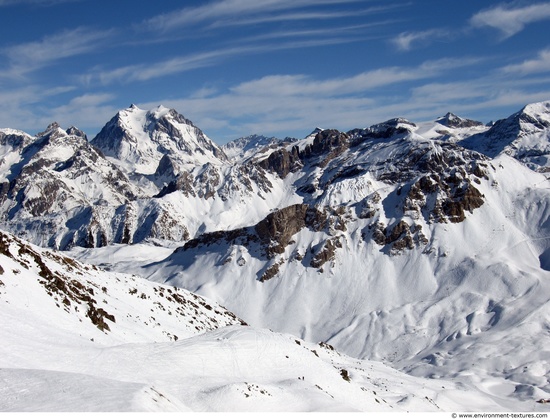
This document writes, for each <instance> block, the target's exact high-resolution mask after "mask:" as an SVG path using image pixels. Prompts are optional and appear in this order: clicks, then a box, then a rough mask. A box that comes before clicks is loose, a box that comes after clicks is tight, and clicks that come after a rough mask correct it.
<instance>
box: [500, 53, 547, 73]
mask: <svg viewBox="0 0 550 419" xmlns="http://www.w3.org/2000/svg"><path fill="white" fill-rule="evenodd" d="M502 70H503V71H504V72H505V73H518V74H534V73H544V72H550V48H547V49H545V50H542V51H540V52H539V54H538V57H537V58H534V59H531V60H526V61H524V62H522V63H519V64H512V65H508V66H506V67H504V68H503V69H502Z"/></svg>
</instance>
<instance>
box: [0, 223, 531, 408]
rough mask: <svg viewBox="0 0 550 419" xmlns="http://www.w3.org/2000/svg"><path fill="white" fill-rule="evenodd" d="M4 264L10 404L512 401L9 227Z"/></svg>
mask: <svg viewBox="0 0 550 419" xmlns="http://www.w3.org/2000/svg"><path fill="white" fill-rule="evenodd" d="M0 267H1V269H0V301H1V304H0V315H1V316H0V318H1V319H2V327H1V328H0V340H1V341H2V345H0V377H1V380H0V383H1V384H0V411H4V412H6V411H185V410H199V411H246V410H250V411H259V410H261V411H270V410H276V411H281V410H287V411H310V410H317V411H319V410H321V411H347V410H373V411H405V410H409V411H410V410H419V411H442V410H447V411H450V410H452V411H456V410H470V409H471V410H478V411H479V410H491V411H494V410H500V409H505V408H506V406H505V405H504V406H503V405H502V404H501V402H502V400H498V399H496V400H493V399H491V398H490V397H486V396H485V395H483V394H482V393H480V392H478V391H476V390H475V389H468V388H461V387H460V386H458V385H456V384H454V383H452V382H448V381H439V380H427V379H419V378H413V377H411V376H407V375H406V374H403V373H400V372H398V371H396V370H393V369H391V368H389V367H387V366H385V365H383V364H381V363H377V362H368V361H359V360H356V359H352V358H349V357H347V356H343V355H341V354H340V353H338V352H337V351H336V350H334V348H332V347H331V346H330V345H327V344H324V343H321V344H312V343H306V342H304V341H302V340H300V339H297V338H296V337H293V336H290V335H283V334H278V333H274V332H271V331H268V330H261V329H257V328H252V327H248V326H246V325H245V324H244V322H243V321H242V320H239V319H238V318H236V317H235V316H234V315H233V314H232V313H230V312H228V311H227V310H225V309H224V308H222V307H220V306H219V305H217V304H216V303H214V302H212V301H206V300H204V299H203V298H201V297H198V296H196V295H193V294H191V293H189V292H187V291H185V290H181V289H176V288H173V287H170V286H162V285H156V284H153V283H150V282H148V281H146V280H144V279H141V278H138V277H135V276H129V275H123V274H114V273H108V272H105V271H102V270H100V269H97V268H96V267H94V266H89V265H82V264H80V263H78V262H76V261H75V260H72V259H69V258H67V257H65V256H62V255H60V254H56V253H53V252H51V251H47V250H43V249H39V248H37V247H34V246H32V245H30V244H29V243H25V242H23V241H21V240H19V239H17V238H15V237H13V236H11V235H9V234H6V233H0ZM204 332H206V333H204ZM463 403H467V409H465V408H464V405H463ZM524 406H525V407H526V408H530V407H531V405H530V404H525V405H524Z"/></svg>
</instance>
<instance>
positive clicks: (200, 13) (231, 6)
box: [146, 0, 357, 31]
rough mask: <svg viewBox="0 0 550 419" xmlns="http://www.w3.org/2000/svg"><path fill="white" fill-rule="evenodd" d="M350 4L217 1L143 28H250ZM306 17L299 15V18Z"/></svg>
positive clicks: (318, 0) (154, 20)
mask: <svg viewBox="0 0 550 419" xmlns="http://www.w3.org/2000/svg"><path fill="white" fill-rule="evenodd" d="M353 2H357V0H264V1H261V2H260V1H257V0H219V1H216V2H213V3H209V4H206V5H203V6H198V7H185V8H183V9H180V10H177V11H174V12H171V13H165V14H162V15H158V16H155V17H153V18H151V19H149V20H148V21H146V25H147V26H148V27H149V29H153V30H160V31H168V30H171V29H175V28H178V27H181V26H187V25H193V24H196V23H202V22H208V23H209V24H213V25H221V22H226V24H227V25H230V24H236V22H242V21H243V20H246V21H247V23H248V24H250V23H253V22H258V21H260V22H261V21H262V20H265V19H268V18H269V19H275V17H274V16H273V15H272V13H275V12H282V11H287V10H296V9H300V8H304V7H308V6H317V7H318V6H322V5H330V4H343V3H353ZM270 15H271V16H270ZM252 16H255V19H251V17H252ZM309 16H312V15H309ZM306 17H307V16H306V15H303V17H302V18H306ZM309 18H310V17H309ZM256 19H258V20H256Z"/></svg>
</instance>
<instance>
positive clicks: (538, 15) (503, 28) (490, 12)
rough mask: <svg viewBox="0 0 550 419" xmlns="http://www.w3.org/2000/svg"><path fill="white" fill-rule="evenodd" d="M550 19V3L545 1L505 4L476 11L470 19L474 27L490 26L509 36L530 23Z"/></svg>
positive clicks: (505, 36) (506, 36)
mask: <svg viewBox="0 0 550 419" xmlns="http://www.w3.org/2000/svg"><path fill="white" fill-rule="evenodd" d="M547 19H550V3H549V2H544V3H539V4H533V5H530V6H525V7H513V6H511V5H503V6H497V7H493V8H491V9H487V10H483V11H481V12H479V13H476V14H475V15H474V16H472V18H471V19H470V24H471V25H472V26H474V27H484V26H488V27H491V28H494V29H497V30H498V31H500V32H501V34H502V36H503V38H509V37H511V36H513V35H515V34H516V33H518V32H521V31H522V30H523V29H524V28H525V26H527V25H529V24H530V23H534V22H538V21H541V20H547Z"/></svg>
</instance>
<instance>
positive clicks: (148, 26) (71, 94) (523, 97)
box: [0, 0, 550, 144]
mask: <svg viewBox="0 0 550 419" xmlns="http://www.w3.org/2000/svg"><path fill="white" fill-rule="evenodd" d="M549 33H550V2H544V1H511V2H500V1H475V2H473V1H467V2H463V1H455V0H452V1H451V0H439V1H432V0H426V1H418V0H404V1H399V0H398V1H392V2H388V1H376V0H349V1H346V0H339V1H338V0H213V1H175V0H159V1H155V2H149V1H147V2H146V1H135V0H133V1H129V0H115V1H113V0H109V1H104V0H0V127H11V128H18V129H22V130H24V131H27V132H29V133H36V132H38V131H40V130H43V129H44V128H45V127H46V126H47V125H48V124H49V123H50V122H52V121H57V122H59V123H60V124H61V125H62V126H64V127H68V126H70V125H75V126H78V127H79V128H81V129H84V130H85V131H86V132H87V133H88V135H89V136H93V135H95V134H96V133H97V132H98V131H99V130H100V129H101V127H102V126H103V124H105V123H106V122H107V121H108V120H109V119H110V118H111V117H112V116H113V115H114V114H115V113H116V112H117V111H118V110H120V109H123V108H126V107H128V106H129V105H130V104H131V103H135V104H137V105H138V106H139V107H141V108H144V109H151V108H154V107H156V106H157V105H159V104H163V105H164V106H168V107H173V108H175V109H177V110H178V111H179V112H180V113H182V114H183V115H184V116H186V117H187V118H189V119H191V120H192V121H193V122H194V123H195V124H196V125H197V126H199V127H200V128H201V129H202V130H203V131H204V132H205V133H206V134H207V135H208V136H209V137H210V138H212V139H213V140H214V141H216V142H218V143H219V144H222V143H225V142H227V141H228V140H231V139H234V138H237V137H240V136H245V135H249V134H253V133H258V134H264V135H274V136H279V137H285V136H295V137H304V136H305V135H307V134H308V133H309V132H310V131H311V130H313V129H314V128H315V127H317V126H320V127H323V128H337V129H340V130H349V129H352V128H357V127H366V126H369V125H371V124H374V123H377V122H381V121H384V120H386V119H389V118H393V117H397V116H401V117H405V118H408V119H410V120H412V121H417V122H419V121H425V120H433V119H435V118H436V117H438V116H441V115H443V114H445V113H446V112H447V111H451V112H454V113H456V114H459V115H461V116H464V117H469V118H474V119H478V120H481V121H484V122H488V121H490V120H494V119H498V118H503V117H506V116H508V115H510V114H511V113H513V112H515V111H517V110H519V109H520V108H521V107H522V106H523V105H525V104H527V103H531V102H537V101H542V100H550V36H549V35H548V34H549Z"/></svg>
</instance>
